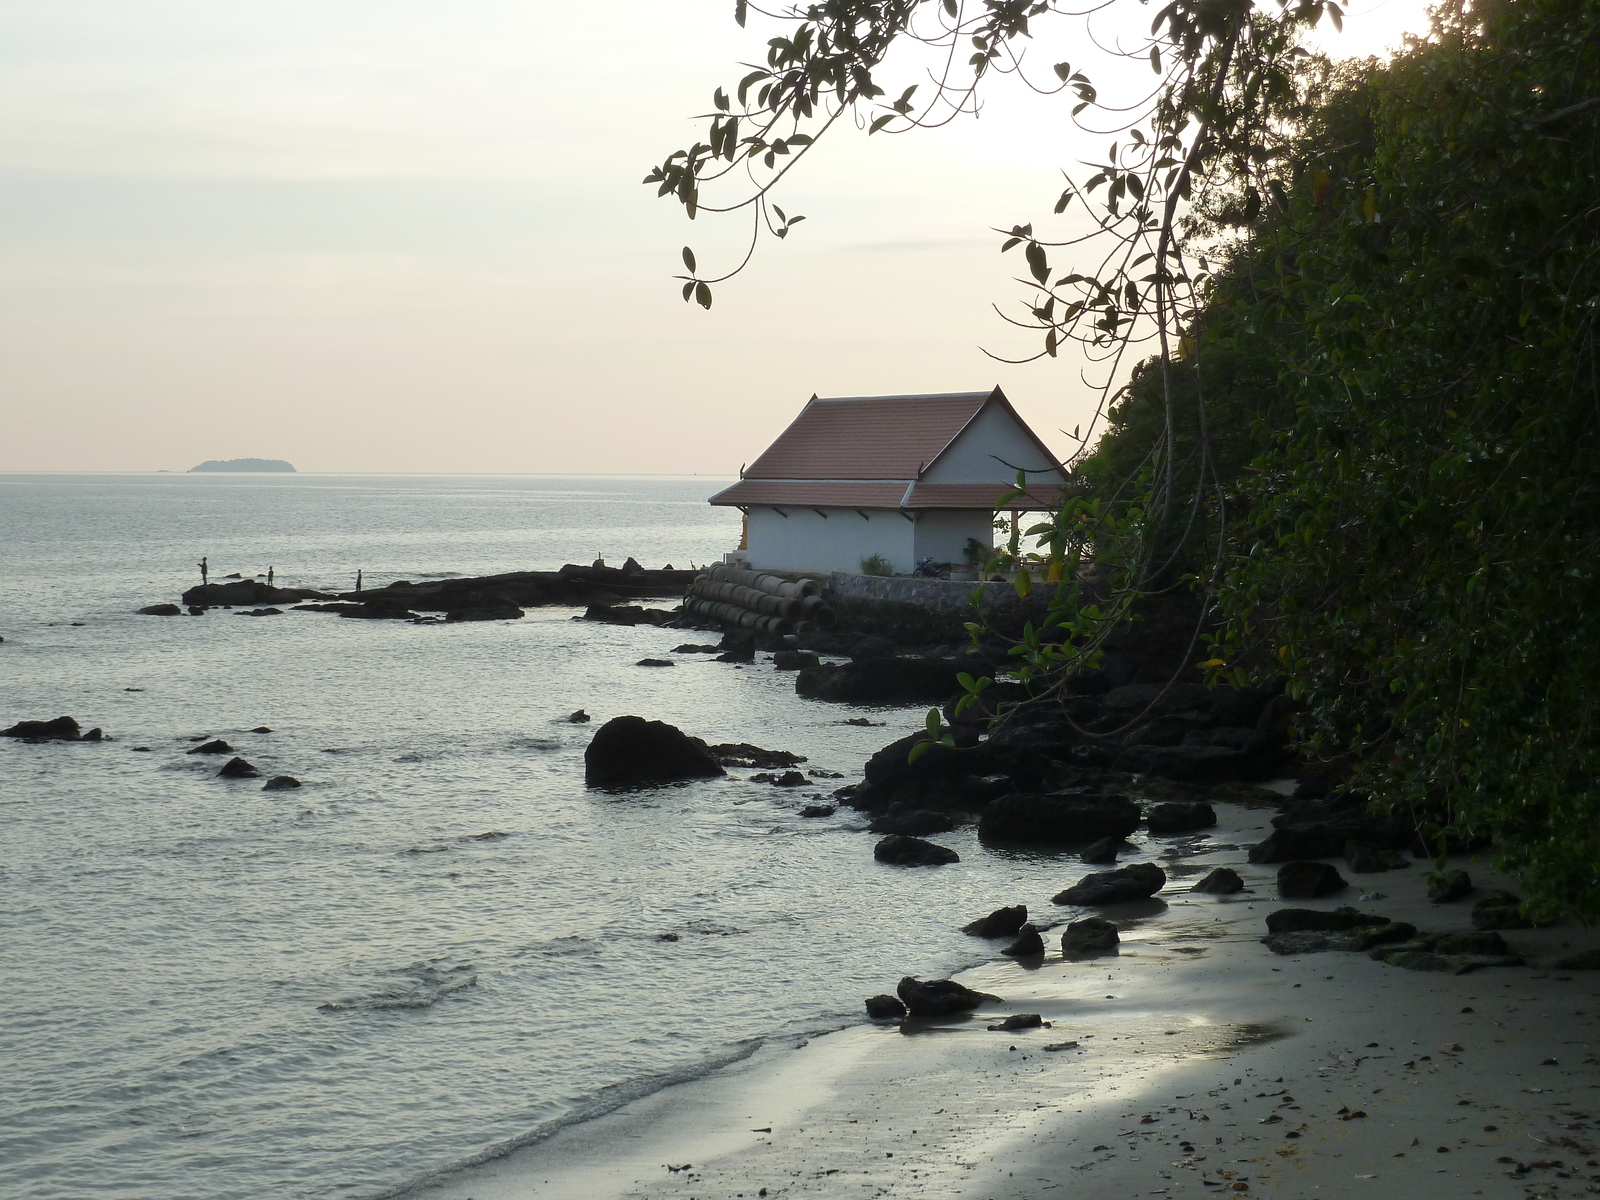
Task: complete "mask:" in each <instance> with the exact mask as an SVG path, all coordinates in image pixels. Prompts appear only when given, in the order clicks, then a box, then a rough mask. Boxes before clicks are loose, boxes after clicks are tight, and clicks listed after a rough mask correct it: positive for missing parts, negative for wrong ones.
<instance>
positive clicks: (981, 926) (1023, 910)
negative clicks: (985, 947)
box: [961, 904, 1028, 938]
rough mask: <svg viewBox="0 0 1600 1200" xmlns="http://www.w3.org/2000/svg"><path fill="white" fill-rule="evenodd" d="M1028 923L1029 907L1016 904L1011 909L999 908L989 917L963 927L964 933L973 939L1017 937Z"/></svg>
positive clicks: (980, 918)
mask: <svg viewBox="0 0 1600 1200" xmlns="http://www.w3.org/2000/svg"><path fill="white" fill-rule="evenodd" d="M1027 923H1028V906H1027V905H1026V904H1014V905H1012V906H1011V907H1010V908H997V909H995V910H994V911H993V912H992V913H990V914H989V915H988V916H987V917H979V918H978V919H977V920H976V921H971V922H968V923H967V924H965V925H963V926H962V927H961V932H962V933H970V934H972V936H973V937H985V938H997V937H1015V936H1016V935H1017V934H1018V933H1021V932H1022V927H1023V926H1024V925H1026V924H1027Z"/></svg>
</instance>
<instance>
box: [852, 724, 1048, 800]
mask: <svg viewBox="0 0 1600 1200" xmlns="http://www.w3.org/2000/svg"><path fill="white" fill-rule="evenodd" d="M926 743H927V735H926V734H925V733H922V732H920V731H919V732H917V733H912V734H908V735H906V736H905V737H903V738H900V739H899V740H898V741H894V742H890V743H889V744H888V745H887V746H885V747H884V748H883V749H881V750H879V751H878V752H877V753H876V754H874V755H873V756H872V757H871V758H870V759H868V760H867V765H866V770H865V775H866V780H865V782H864V783H863V784H862V786H861V787H860V788H858V789H857V791H856V793H855V795H854V796H853V797H852V799H851V803H852V804H854V805H855V806H856V807H857V808H864V809H866V810H868V811H870V812H881V811H883V810H886V809H887V808H888V807H889V806H890V805H892V804H895V803H903V804H909V805H911V806H912V807H914V808H951V809H959V810H962V811H968V812H972V811H977V810H979V809H982V808H983V807H984V805H986V804H987V803H988V802H989V801H991V800H994V799H995V798H996V797H999V796H1003V795H1005V794H1007V793H1008V792H1021V791H1044V790H1048V789H1049V788H1050V787H1051V786H1052V785H1055V786H1059V782H1058V781H1059V780H1060V779H1061V777H1062V775H1063V772H1064V770H1066V769H1065V768H1062V767H1061V765H1060V764H1058V763H1056V762H1054V761H1053V760H1051V759H1049V758H1047V757H1046V756H1044V755H1043V754H1040V753H1038V752H1037V751H1034V750H1028V749H1024V748H1020V747H1016V746H1007V745H999V744H996V743H994V742H984V743H981V744H979V745H977V746H975V747H973V748H972V749H969V750H958V749H951V748H950V747H947V746H940V745H929V746H928V748H927V749H926V750H924V751H922V752H921V753H920V754H919V755H918V757H917V759H916V761H915V762H913V761H912V760H911V751H912V750H913V749H914V748H915V747H916V746H917V745H919V744H926Z"/></svg>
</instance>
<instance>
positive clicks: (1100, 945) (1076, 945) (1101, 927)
mask: <svg viewBox="0 0 1600 1200" xmlns="http://www.w3.org/2000/svg"><path fill="white" fill-rule="evenodd" d="M1121 940H1122V939H1121V937H1119V936H1118V934H1117V927H1116V926H1115V925H1113V924H1112V923H1111V922H1110V921H1108V920H1106V919H1105V918H1104V917H1085V918H1084V919H1083V920H1081V921H1074V922H1072V923H1071V924H1070V925H1068V926H1067V928H1066V932H1064V933H1063V934H1062V935H1061V953H1063V954H1067V955H1072V954H1101V953H1104V952H1105V951H1107V950H1115V949H1116V948H1117V945H1118V943H1119V942H1121Z"/></svg>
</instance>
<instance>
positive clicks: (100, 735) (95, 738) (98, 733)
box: [78, 725, 111, 742]
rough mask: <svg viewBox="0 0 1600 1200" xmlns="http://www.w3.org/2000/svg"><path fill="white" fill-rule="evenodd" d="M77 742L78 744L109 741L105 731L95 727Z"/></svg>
mask: <svg viewBox="0 0 1600 1200" xmlns="http://www.w3.org/2000/svg"><path fill="white" fill-rule="evenodd" d="M78 740H79V741H80V742H109V741H110V740H111V739H110V738H108V737H106V735H105V731H104V730H102V729H101V728H100V727H99V726H98V725H96V726H95V727H94V728H93V729H91V730H89V732H88V733H86V734H84V735H83V736H82V737H81V738H79V739H78Z"/></svg>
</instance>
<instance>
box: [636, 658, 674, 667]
mask: <svg viewBox="0 0 1600 1200" xmlns="http://www.w3.org/2000/svg"><path fill="white" fill-rule="evenodd" d="M633 665H634V666H636V667H674V666H677V664H676V663H675V662H673V661H672V660H671V659H670V658H641V659H640V660H639V661H638V662H636V663H634V664H633Z"/></svg>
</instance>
